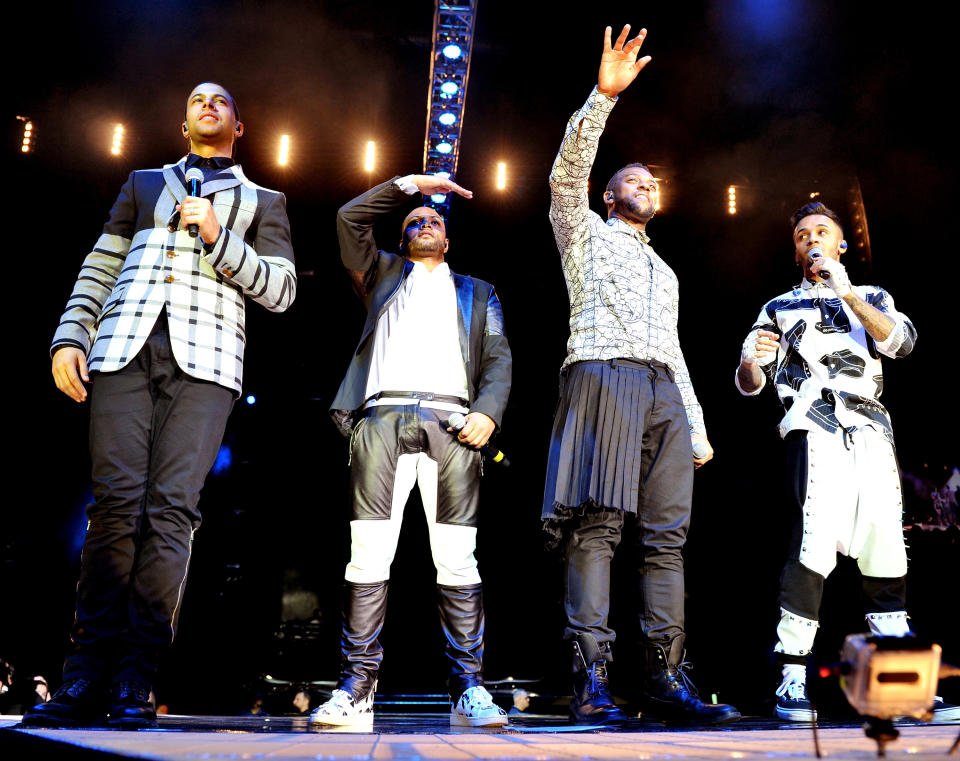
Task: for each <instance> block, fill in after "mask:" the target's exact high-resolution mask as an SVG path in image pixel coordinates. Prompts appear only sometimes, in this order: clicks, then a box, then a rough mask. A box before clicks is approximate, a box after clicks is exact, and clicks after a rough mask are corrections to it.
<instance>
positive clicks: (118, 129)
mask: <svg viewBox="0 0 960 761" xmlns="http://www.w3.org/2000/svg"><path fill="white" fill-rule="evenodd" d="M122 150H123V125H122V124H118V125H116V126H115V127H114V128H113V145H111V146H110V153H112V154H113V155H114V156H119V155H120V152H121V151H122Z"/></svg>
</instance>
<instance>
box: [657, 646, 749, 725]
mask: <svg viewBox="0 0 960 761" xmlns="http://www.w3.org/2000/svg"><path fill="white" fill-rule="evenodd" d="M683 640H684V635H682V634H678V635H677V636H676V637H674V638H673V639H671V640H668V641H666V642H664V643H662V644H654V643H652V642H647V643H644V645H643V650H644V655H645V660H646V666H647V673H646V677H645V679H644V682H643V705H644V709H645V710H646V711H647V712H649V713H650V715H651V716H654V717H656V718H659V719H667V720H673V721H686V722H691V723H700V724H719V723H721V722H724V721H733V720H735V719H739V718H740V712H739V711H738V710H737V709H736V708H734V707H733V706H729V705H726V704H724V703H719V704H713V703H704V702H703V701H702V700H700V697H699V695H698V693H697V688H696V687H694V685H693V682H691V681H690V677H688V676H687V675H686V673H685V671H684V669H686V668H687V667H688V664H686V663H683V662H682V661H683V656H684V650H683Z"/></svg>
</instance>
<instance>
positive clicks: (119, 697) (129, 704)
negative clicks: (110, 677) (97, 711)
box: [107, 682, 157, 729]
mask: <svg viewBox="0 0 960 761" xmlns="http://www.w3.org/2000/svg"><path fill="white" fill-rule="evenodd" d="M107 723H108V724H109V725H110V726H111V727H118V728H120V729H144V728H148V727H155V726H157V712H156V710H155V709H154V707H153V704H152V703H151V702H150V688H148V687H147V686H146V685H144V684H141V683H140V682H120V683H119V684H115V685H114V686H113V689H112V690H111V701H110V718H109V719H108V720H107Z"/></svg>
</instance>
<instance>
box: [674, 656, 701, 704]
mask: <svg viewBox="0 0 960 761" xmlns="http://www.w3.org/2000/svg"><path fill="white" fill-rule="evenodd" d="M691 669H693V664H692V663H690V661H681V662H680V663H678V664H677V667H676V669H675V670H676V672H677V676H678V677H679V678H680V682H681V684H683V686H684V687H685V688H686V690H687V692H689V693H690V694H691V695H692V696H693V697H695V698H699V697H700V692H699V691H698V690H697V687H696V685H694V683H693V680H692V679H691V678H690V674H688V673H687V672H689V671H690V670H691Z"/></svg>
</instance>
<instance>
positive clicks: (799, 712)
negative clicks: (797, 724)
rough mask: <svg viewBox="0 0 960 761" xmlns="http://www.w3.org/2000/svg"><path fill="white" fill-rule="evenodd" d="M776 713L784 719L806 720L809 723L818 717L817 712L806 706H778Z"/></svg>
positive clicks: (779, 717)
mask: <svg viewBox="0 0 960 761" xmlns="http://www.w3.org/2000/svg"><path fill="white" fill-rule="evenodd" d="M774 714H775V715H776V717H777V718H778V719H783V720H784V721H804V722H806V723H807V724H809V723H810V722H811V721H814V720H815V719H816V718H817V712H816V711H811V710H808V709H806V708H781V707H780V706H777V708H776V710H775V711H774Z"/></svg>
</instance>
